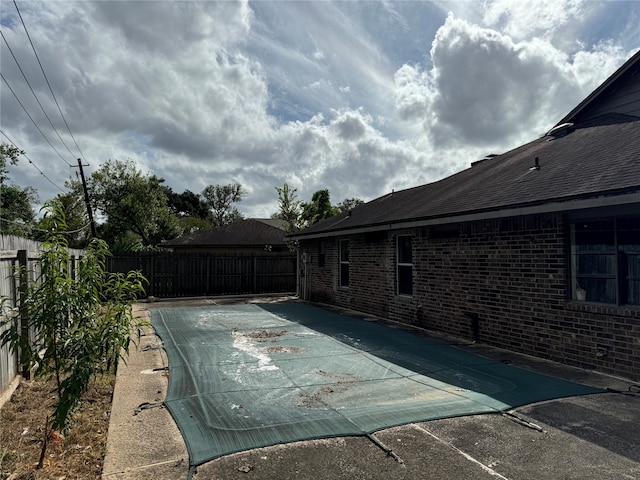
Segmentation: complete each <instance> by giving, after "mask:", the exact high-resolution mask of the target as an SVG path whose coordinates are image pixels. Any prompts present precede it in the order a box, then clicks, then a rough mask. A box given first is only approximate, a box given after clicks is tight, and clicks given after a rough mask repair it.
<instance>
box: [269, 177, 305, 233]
mask: <svg viewBox="0 0 640 480" xmlns="http://www.w3.org/2000/svg"><path fill="white" fill-rule="evenodd" d="M275 188H276V191H277V192H278V207H279V208H280V211H279V212H278V213H276V214H274V215H273V218H279V219H280V220H284V221H285V222H286V226H285V230H286V232H287V233H292V232H297V231H298V230H300V229H301V228H302V226H303V223H304V222H303V219H302V201H300V200H297V198H296V197H297V195H296V192H297V191H298V190H297V189H295V188H293V189H291V188H289V185H288V184H286V183H285V184H284V186H283V187H282V188H279V187H275Z"/></svg>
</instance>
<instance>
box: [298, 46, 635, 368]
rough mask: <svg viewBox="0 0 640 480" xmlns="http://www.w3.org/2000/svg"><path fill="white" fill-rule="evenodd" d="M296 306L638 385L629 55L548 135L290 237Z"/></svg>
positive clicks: (632, 93)
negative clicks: (296, 266)
mask: <svg viewBox="0 0 640 480" xmlns="http://www.w3.org/2000/svg"><path fill="white" fill-rule="evenodd" d="M291 239H293V240H297V241H298V242H299V245H300V255H301V259H302V263H301V268H300V270H301V272H302V273H301V282H300V285H301V292H300V294H301V296H302V297H303V298H306V299H308V300H310V301H314V302H322V303H328V304H334V305H338V306H341V307H347V308H351V309H355V310H359V311H362V312H366V313H369V314H373V315H378V316H381V317H384V318H388V319H392V320H396V321H400V322H404V323H408V324H413V325H418V326H421V327H424V328H427V329H429V330H435V331H440V332H445V333H448V334H452V335H455V336H459V337H466V338H469V339H473V340H478V341H480V342H483V343H486V344H491V345H496V346H499V347H503V348H506V349H510V350H513V351H517V352H522V353H526V354H530V355H534V356H538V357H542V358H548V359H552V360H556V361H560V362H563V363H566V364H570V365H575V366H580V367H583V368H588V369H594V370H598V371H601V372H606V373H611V374H615V375H620V376H624V377H627V378H631V379H634V380H639V379H640V52H638V53H636V54H635V55H634V56H633V57H632V58H631V59H630V60H629V61H627V62H626V63H625V64H624V65H623V66H622V67H621V68H620V69H619V70H618V71H617V72H616V73H614V74H613V75H612V76H611V77H610V78H609V79H608V80H607V81H606V82H604V83H603V84H602V85H601V86H600V87H598V89H596V90H595V91H594V92H593V93H592V94H591V95H589V97H587V98H586V99H585V100H584V101H583V102H582V103H580V104H579V105H578V106H577V107H576V108H575V109H573V110H572V111H571V112H570V113H569V114H568V115H567V116H566V117H565V118H563V119H562V120H561V121H560V122H559V123H558V124H557V125H556V126H555V127H554V128H553V129H551V131H550V132H549V133H547V134H546V135H545V136H543V137H541V138H538V139H536V140H534V141H532V142H530V143H528V144H526V145H523V146H520V147H518V148H516V149H514V150H511V151H509V152H507V153H504V154H502V155H496V156H490V157H488V158H486V159H483V160H480V161H478V162H474V163H473V164H472V166H471V167H470V168H468V169H466V170H464V171H461V172H459V173H457V174H455V175H452V176H450V177H448V178H444V179H442V180H440V181H437V182H434V183H431V184H428V185H423V186H419V187H415V188H410V189H407V190H403V191H397V192H392V193H390V194H387V195H385V196H382V197H380V198H377V199H375V200H372V201H370V202H368V203H366V204H364V205H361V206H358V207H356V208H354V209H353V210H352V211H350V212H346V213H343V214H341V215H338V216H335V217H332V218H329V219H327V220H325V221H322V222H320V223H317V224H315V225H312V226H311V227H309V228H307V229H305V230H303V231H301V232H299V233H297V234H295V235H292V236H291Z"/></svg>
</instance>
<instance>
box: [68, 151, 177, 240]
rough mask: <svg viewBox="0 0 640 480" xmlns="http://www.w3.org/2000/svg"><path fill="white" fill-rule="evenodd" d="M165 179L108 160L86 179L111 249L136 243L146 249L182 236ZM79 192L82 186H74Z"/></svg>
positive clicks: (100, 232)
mask: <svg viewBox="0 0 640 480" xmlns="http://www.w3.org/2000/svg"><path fill="white" fill-rule="evenodd" d="M163 183H164V179H163V178H159V177H156V176H155V175H144V174H143V173H142V172H141V171H140V170H138V169H137V168H136V166H135V165H134V164H133V162H132V161H127V162H123V161H119V160H109V161H107V162H105V163H103V164H102V165H101V167H100V168H99V169H98V170H97V171H95V172H94V173H93V174H91V176H90V177H89V178H88V179H87V189H88V191H89V196H90V198H91V201H92V202H93V206H94V208H95V209H96V211H97V212H98V215H97V218H100V217H102V218H104V223H103V224H102V225H101V227H100V228H99V230H98V232H99V236H100V237H101V238H102V239H104V240H106V241H107V242H108V243H109V244H110V245H117V244H118V245H122V244H124V245H128V244H131V243H136V244H140V245H142V247H143V248H150V247H155V246H157V245H158V244H159V243H161V242H163V241H166V240H170V239H172V238H175V237H176V236H178V235H179V234H180V230H179V227H178V222H177V219H176V217H175V216H174V215H173V214H172V213H171V212H170V210H169V207H168V204H167V195H166V192H165V189H164V185H163ZM73 187H74V189H75V191H76V192H78V191H81V188H82V185H80V184H79V182H73Z"/></svg>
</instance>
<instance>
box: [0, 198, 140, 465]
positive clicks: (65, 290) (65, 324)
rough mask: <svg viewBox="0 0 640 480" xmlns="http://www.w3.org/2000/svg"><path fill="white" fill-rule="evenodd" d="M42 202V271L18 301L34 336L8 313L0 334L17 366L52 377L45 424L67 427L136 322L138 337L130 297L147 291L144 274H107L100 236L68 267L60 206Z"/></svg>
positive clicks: (51, 427)
mask: <svg viewBox="0 0 640 480" xmlns="http://www.w3.org/2000/svg"><path fill="white" fill-rule="evenodd" d="M47 208H48V209H49V211H48V213H46V214H45V217H44V222H43V225H44V226H45V227H46V228H47V231H48V235H47V238H46V240H45V242H44V243H43V249H42V254H41V263H40V266H41V268H40V273H39V277H38V279H37V280H36V281H35V282H33V283H31V284H30V285H29V287H28V289H27V292H26V295H25V297H26V298H25V299H23V301H24V303H23V305H24V310H25V311H26V313H27V318H26V322H27V327H28V328H29V330H30V331H32V332H34V337H33V338H31V339H30V338H28V337H29V336H28V335H26V336H25V335H23V330H22V328H21V326H20V327H19V326H18V325H17V323H16V322H14V321H13V320H12V319H6V320H4V319H3V320H1V321H0V326H3V327H8V328H7V329H6V330H5V331H4V332H3V333H2V334H1V335H0V345H5V344H9V345H10V347H11V349H12V350H13V351H17V352H19V354H20V361H21V363H22V365H23V366H25V367H26V368H28V369H33V373H34V374H35V375H42V376H45V377H53V378H54V379H55V382H56V390H55V392H56V395H57V401H56V403H55V405H54V406H53V414H52V417H51V420H50V421H49V419H47V427H46V428H47V430H48V431H53V430H61V431H65V430H66V429H67V428H68V427H69V421H70V419H71V415H72V413H73V411H74V409H75V408H76V407H77V406H78V404H79V402H80V399H81V398H82V395H83V394H84V393H85V392H86V390H87V387H88V384H89V381H90V379H91V378H92V377H93V376H95V375H98V374H100V373H103V372H105V371H107V370H109V369H112V368H113V367H114V366H115V365H116V363H117V361H118V360H119V359H120V358H122V357H123V356H126V355H128V351H129V344H130V341H131V335H132V332H133V330H134V329H135V328H138V336H139V333H140V330H139V328H140V327H141V325H142V324H141V322H140V321H138V320H136V319H135V318H134V316H133V311H132V302H133V301H134V300H135V299H136V298H137V297H138V296H140V295H142V294H143V293H144V289H143V282H144V281H145V280H144V277H142V275H141V274H140V273H139V272H129V273H128V274H127V275H124V274H116V273H109V272H107V271H106V269H105V258H106V256H107V255H109V250H108V248H107V245H106V243H105V242H104V241H102V240H99V239H93V240H92V242H91V243H90V245H89V247H88V248H87V250H86V254H85V255H84V256H83V257H82V258H80V260H79V261H78V263H77V266H76V269H75V272H74V271H72V270H71V269H70V268H69V265H70V261H71V259H70V255H69V250H68V243H67V239H66V237H65V235H64V233H63V232H64V231H67V230H68V225H67V223H66V220H65V217H64V212H63V209H62V207H61V205H60V204H59V203H48V204H47ZM74 273H75V275H74ZM25 274H26V272H21V273H20V275H25ZM48 438H49V434H47V435H46V436H45V441H44V442H43V446H42V452H41V456H40V465H39V466H40V467H41V466H42V461H43V459H44V456H45V452H46V448H47V439H48Z"/></svg>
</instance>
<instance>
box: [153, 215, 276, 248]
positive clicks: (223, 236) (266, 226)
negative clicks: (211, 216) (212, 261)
mask: <svg viewBox="0 0 640 480" xmlns="http://www.w3.org/2000/svg"><path fill="white" fill-rule="evenodd" d="M284 226H285V222H284V221H283V220H278V219H271V218H248V219H246V220H240V221H238V222H234V223H231V224H229V225H226V226H224V227H220V228H216V229H214V230H208V231H206V232H197V233H192V234H189V235H185V236H183V237H180V238H176V239H174V240H171V241H169V242H165V243H163V244H162V245H161V246H162V247H169V248H175V247H198V248H204V247H236V246H238V247H240V246H242V247H247V246H264V245H285V243H286V242H285V235H286V233H285V231H284Z"/></svg>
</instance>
